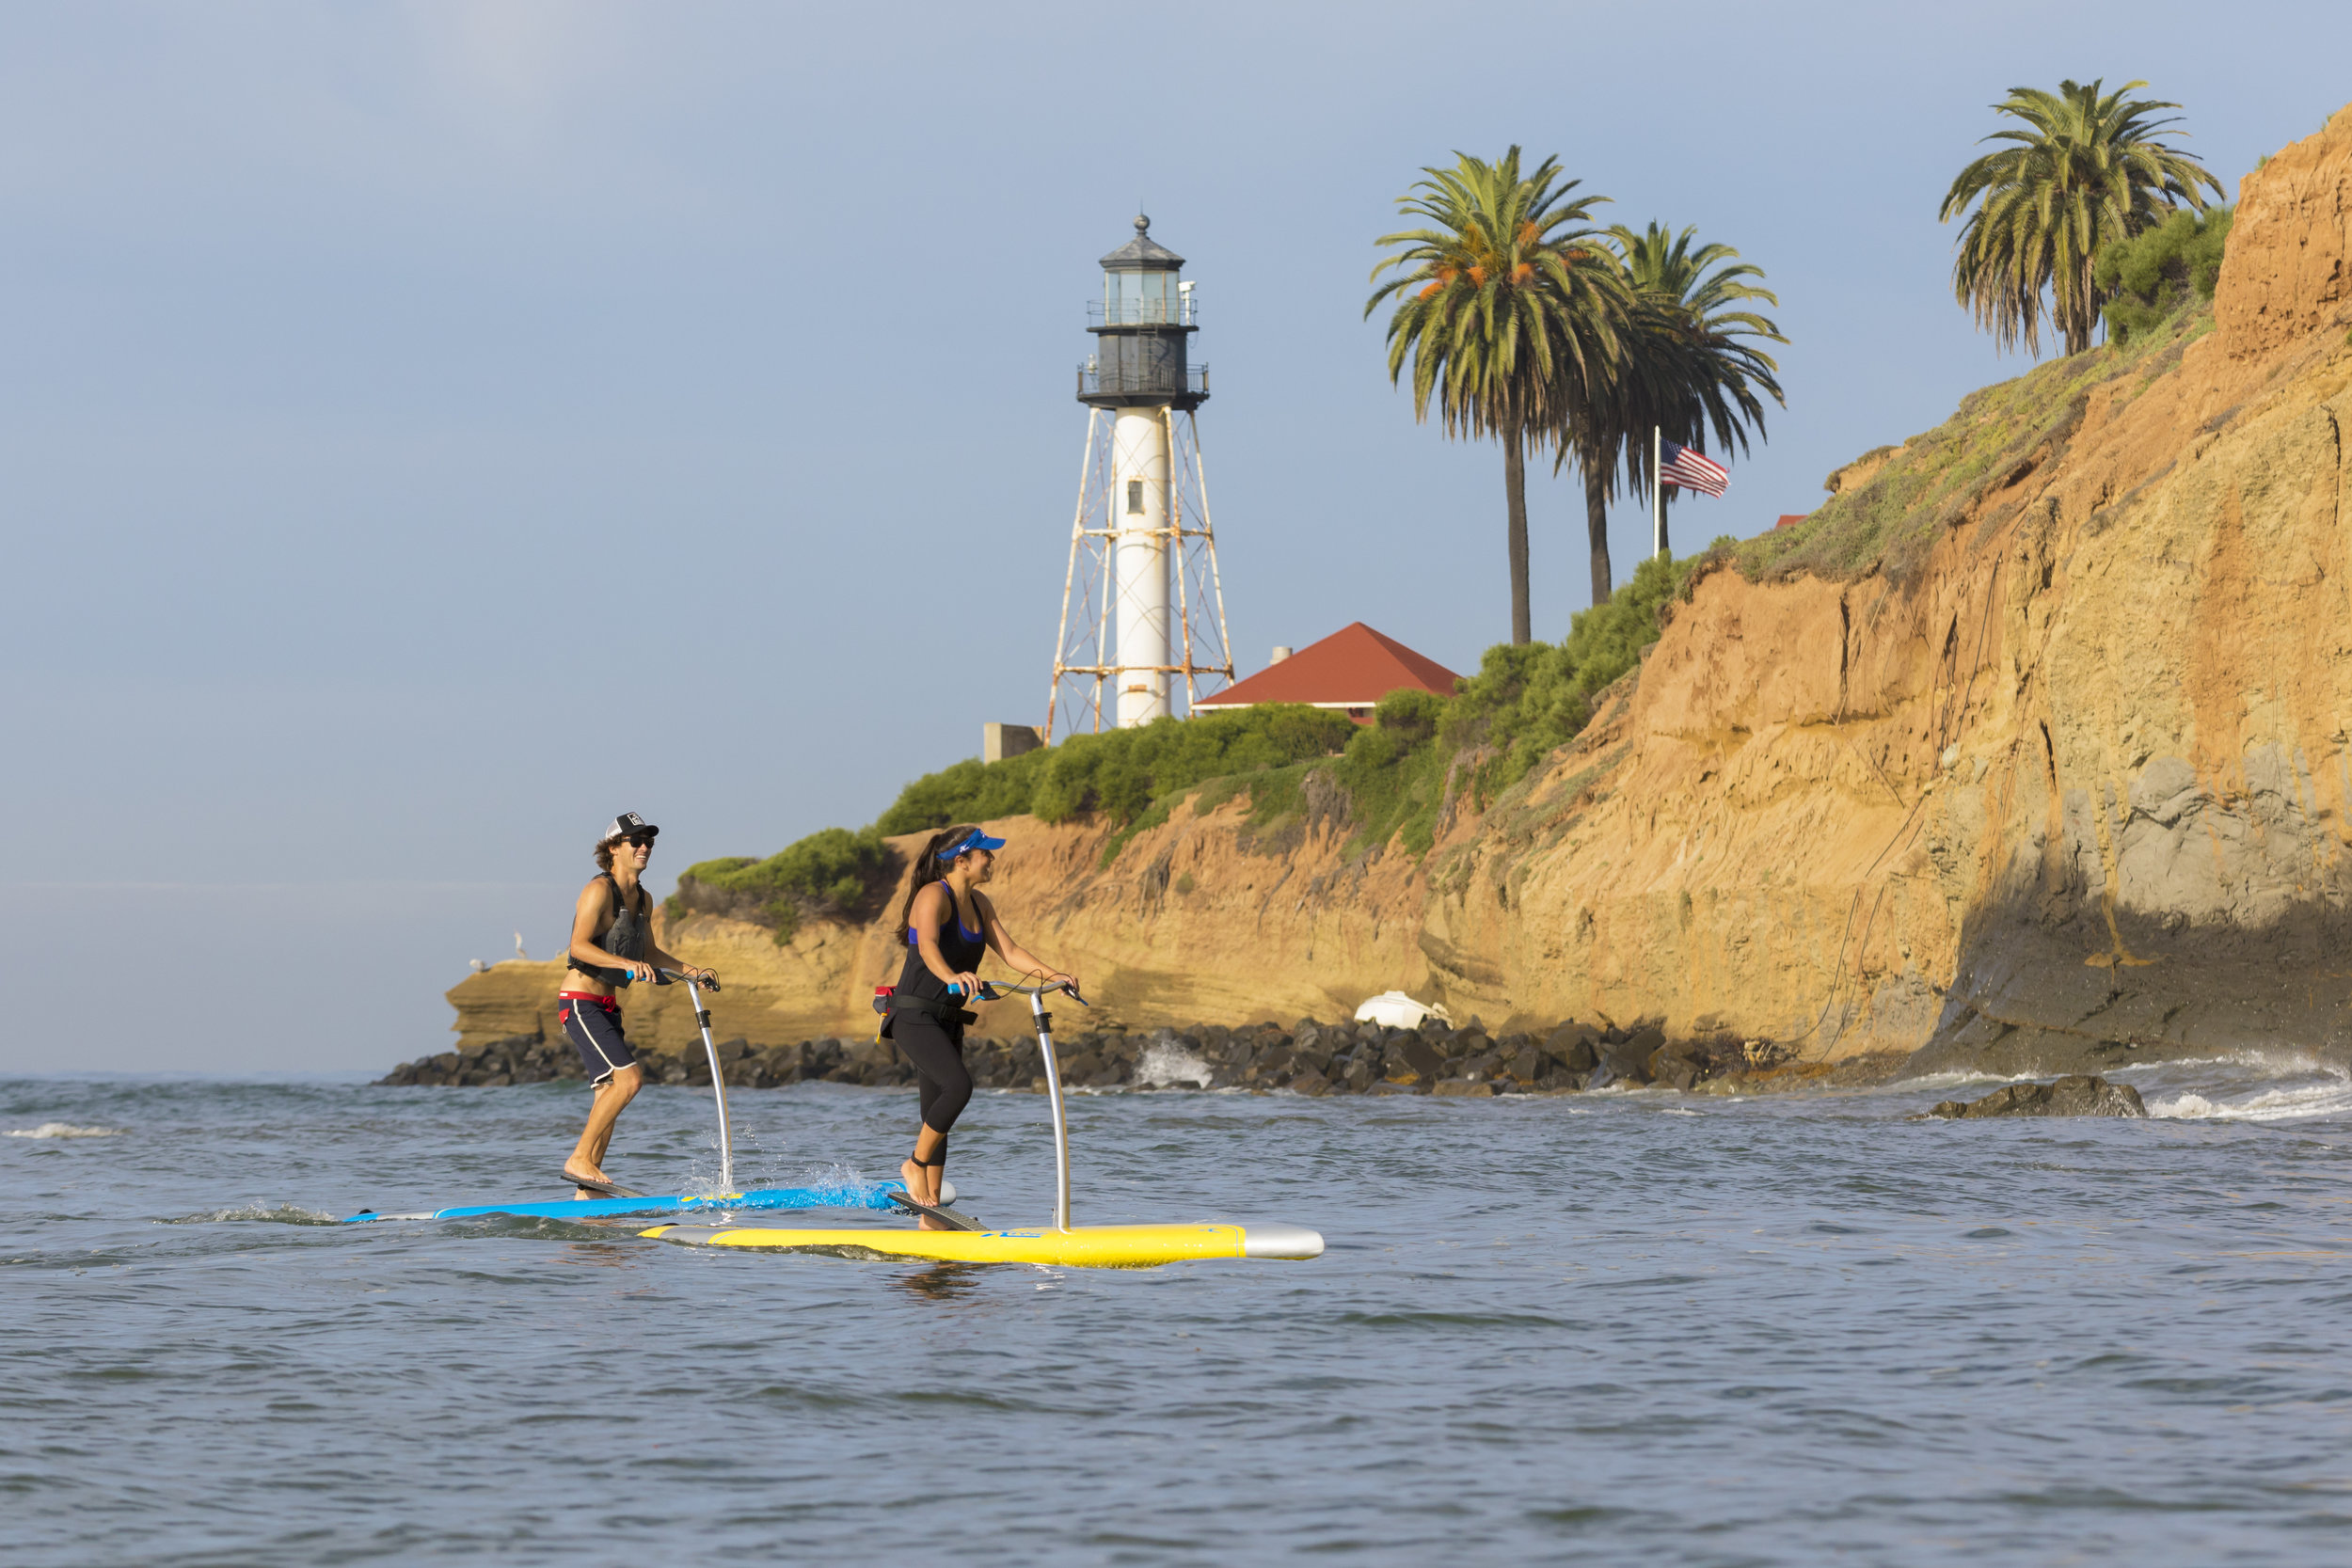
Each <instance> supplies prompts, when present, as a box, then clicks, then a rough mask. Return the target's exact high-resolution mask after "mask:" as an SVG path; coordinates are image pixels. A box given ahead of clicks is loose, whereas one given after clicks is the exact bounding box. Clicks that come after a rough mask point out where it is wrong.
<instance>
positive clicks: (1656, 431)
mask: <svg viewBox="0 0 2352 1568" xmlns="http://www.w3.org/2000/svg"><path fill="white" fill-rule="evenodd" d="M1665 456H1666V442H1665V428H1664V427H1663V426H1662V425H1652V426H1650V427H1649V553H1650V554H1652V555H1664V554H1665V553H1666V485H1665V482H1664V481H1663V480H1662V479H1661V478H1660V476H1659V472H1658V469H1659V466H1660V465H1661V463H1663V462H1664V460H1665Z"/></svg>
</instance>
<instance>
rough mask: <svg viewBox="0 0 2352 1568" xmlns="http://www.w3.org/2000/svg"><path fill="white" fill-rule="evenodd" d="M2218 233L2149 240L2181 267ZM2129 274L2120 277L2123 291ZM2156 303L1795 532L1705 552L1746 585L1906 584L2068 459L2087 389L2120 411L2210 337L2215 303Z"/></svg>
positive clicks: (2222, 220)
mask: <svg viewBox="0 0 2352 1568" xmlns="http://www.w3.org/2000/svg"><path fill="white" fill-rule="evenodd" d="M2216 226H2217V227H2218V229H2219V230H2220V231H2221V232H2222V233H2223V234H2225V235H2226V234H2227V232H2228V228H2229V221H2228V218H2227V217H2226V216H2219V217H2217V218H2214V219H2212V220H2209V222H2208V226H2207V228H2204V229H2199V230H2197V231H2196V233H2195V234H2193V235H2192V234H2185V233H2182V232H2174V238H2173V239H2171V240H2169V241H2162V242H2158V241H2157V236H2158V235H2161V234H2164V233H2166V232H2168V231H2170V226H2169V225H2168V226H2167V228H2166V229H2163V230H2154V231H2153V232H2152V233H2151V235H2150V236H2149V238H2148V242H2147V243H2151V244H2161V245H2164V246H2170V247H2174V248H2176V249H2179V250H2181V251H2182V252H2184V253H2188V252H2194V253H2195V255H2196V257H2197V258H2198V260H2197V261H2191V262H2189V263H2188V265H2189V266H2190V267H2194V266H2196V265H2198V264H2201V259H2202V254H2203V252H2202V245H2203V241H2202V239H2201V236H2202V235H2203V234H2204V233H2206V232H2208V231H2209V230H2210V228H2212V227H2216ZM2125 248H2126V249H2127V250H2128V251H2130V252H2133V253H2136V252H2137V245H2134V246H2130V247H2125ZM2152 255H2153V257H2154V260H2153V261H2152V263H2151V265H2150V272H2151V274H2152V275H2153V276H2156V277H2162V276H2165V275H2166V272H2167V269H2168V268H2170V267H2171V266H2172V265H2173V264H2174V249H2164V250H2162V251H2160V252H2152ZM2121 265H2122V262H2121V261H2119V266H2121ZM2134 276H2137V274H2123V275H2122V277H2123V282H2124V285H2125V287H2126V288H2127V289H2128V288H2130V287H2132V286H2133V285H2132V283H2131V278H2132V277H2134ZM2163 297H2164V298H2165V299H2166V300H2168V301H2169V303H2168V304H2167V306H2166V309H2165V313H2162V314H2160V315H2158V316H2157V318H2156V319H2155V320H2154V321H2153V323H2151V324H2149V325H2145V326H2144V327H2143V326H2137V325H2135V326H2133V327H2131V328H2130V329H2129V330H2128V336H2127V337H2126V338H2125V339H2124V341H2119V342H2114V343H2109V344H2106V345H2105V346H2104V347H2101V348H2098V349H2095V350H2092V351H2090V352H2089V353H2085V354H2076V355H2070V356H2066V357H2064V358H2059V359H2053V360H2051V361H2049V362H2048V363H2047V364H2043V365H2039V366H2036V367H2035V368H2034V369H2033V370H2031V371H2028V372H2026V373H2025V374H2024V375H2021V376H2019V377H2017V378H2016V379H2015V380H2013V381H2003V382H1999V383H1997V384H1995V385H1994V386H1991V387H1985V388H1979V390H1977V391H1974V392H1971V393H1969V394H1968V396H1967V397H1965V398H1963V399H1962V400H1961V404H1960V408H1959V410H1958V412H1956V413H1954V414H1953V416H1952V417H1951V418H1950V419H1948V420H1945V421H1944V423H1942V424H1941V425H1938V426H1937V427H1936V428H1935V429H1933V430H1931V431H1929V432H1927V433H1926V434H1925V435H1923V436H1913V437H1912V438H1911V439H1910V440H1908V441H1905V442H1904V443H1903V444H1902V445H1901V446H1900V447H1898V448H1895V449H1892V451H1893V454H1892V455H1891V456H1889V457H1888V458H1887V460H1886V463H1885V465H1884V467H1881V468H1880V469H1879V470H1878V472H1877V473H1876V474H1874V475H1872V476H1871V477H1870V478H1869V479H1868V481H1867V483H1861V484H1858V485H1854V486H1852V487H1851V488H1846V489H1840V490H1838V491H1837V492H1836V494H1835V495H1833V496H1832V497H1831V498H1830V499H1828V500H1827V501H1826V502H1824V503H1823V504H1822V505H1821V507H1820V510H1818V511H1816V512H1815V513H1813V515H1811V516H1809V517H1807V518H1806V519H1805V520H1804V522H1802V523H1800V524H1798V525H1797V526H1796V527H1794V528H1788V529H1776V530H1774V531H1772V532H1770V533H1767V534H1765V535H1763V536H1762V537H1761V538H1756V539H1750V540H1747V541H1745V542H1743V543H1740V544H1738V545H1734V546H1729V547H1727V548H1721V549H1719V550H1718V551H1713V552H1710V554H1714V555H1716V556H1717V557H1718V558H1719V559H1723V560H1726V561H1728V562H1730V563H1731V564H1733V565H1736V566H1737V567H1738V568H1739V569H1740V572H1741V573H1743V574H1744V575H1745V576H1746V577H1747V578H1748V579H1749V580H1750V581H1755V582H1762V581H1772V580H1777V579H1781V578H1793V577H1798V576H1802V575H1805V574H1810V575H1812V576H1814V577H1819V578H1828V579H1830V580H1831V581H1847V580H1851V579H1852V578H1860V577H1867V576H1868V575H1870V574H1871V573H1873V572H1883V573H1884V574H1885V575H1886V576H1887V577H1888V578H1892V579H1894V580H1895V581H1897V582H1901V581H1904V580H1907V579H1908V578H1909V577H1910V576H1911V574H1912V573H1913V572H1915V571H1916V570H1917V569H1918V567H1919V566H1920V565H1921V564H1922V563H1924V562H1925V561H1926V560H1927V556H1928V552H1929V550H1931V548H1933V547H1934V545H1935V542H1936V541H1937V540H1938V539H1940V538H1942V537H1943V536H1944V534H1945V533H1946V532H1947V531H1949V530H1950V529H1952V528H1954V527H1956V526H1958V525H1959V524H1961V523H1964V522H1968V521H1971V520H1996V519H1998V518H2000V517H2002V516H2005V515H2008V511H2009V510H2010V509H2013V508H2014V507H2016V506H2017V505H2019V504H2020V502H2019V501H2018V500H2015V499H2009V500H2004V499H2003V498H2002V495H2001V493H2002V492H2003V491H2006V490H2009V489H2010V488H2011V487H2012V486H2019V485H2022V484H2023V483H2024V481H2025V480H2026V478H2027V477H2028V476H2030V475H2031V474H2033V473H2035V472H2036V471H2038V470H2040V469H2043V468H2046V467H2050V466H2051V465H2053V464H2055V463H2057V462H2058V460H2059V459H2060V458H2062V457H2063V456H2064V455H2065V452H2066V448H2067V443H2068V442H2069V441H2071V440H2072V439H2073V438H2074V432H2075V431H2076V430H2077V429H2078V428H2080V426H2081V424H2082V420H2083V414H2084V411H2085V410H2086V408H2087V407H2088V406H2089V404H2090V394H2091V392H2092V391H2093V390H2095V389H2096V388H2100V387H2103V386H2107V385H2110V384H2113V385H2114V386H2115V387H2116V391H2115V393H2114V396H2115V399H2116V401H2117V403H2119V404H2121V403H2123V402H2127V401H2129V400H2130V399H2132V398H2134V397H2137V396H2138V395H2139V393H2140V392H2142V391H2144V390H2146V388H2147V387H2148V385H2149V384H2150V383H2151V382H2153V380H2154V379H2155V378H2156V377H2157V376H2159V375H2161V374H2163V373H2164V372H2167V371H2169V370H2170V369H2171V368H2172V367H2173V366H2174V365H2176V364H2178V363H2179V362H2180V356H2181V352H2182V351H2183V350H2184V349H2185V348H2186V347H2187V346H2188V344H2189V343H2190V342H2192V341H2195V340H2196V339H2198V338H2200V337H2201V336H2203V335H2204V334H2205V333H2206V332H2207V331H2209V330H2211V328H2212V326H2213V306H2212V302H2211V300H2210V298H2209V297H2204V296H2201V295H2200V294H2199V293H2198V290H2197V289H2196V288H2195V287H2193V286H2192V287H2190V288H2189V289H2188V290H2187V292H2186V295H2185V297H2182V296H2179V295H2164V296H2163ZM2135 319H2137V318H2135ZM1872 455H1874V456H1875V455H1877V454H1876V453H1873V454H1872ZM1835 477H1836V476H1833V480H1835Z"/></svg>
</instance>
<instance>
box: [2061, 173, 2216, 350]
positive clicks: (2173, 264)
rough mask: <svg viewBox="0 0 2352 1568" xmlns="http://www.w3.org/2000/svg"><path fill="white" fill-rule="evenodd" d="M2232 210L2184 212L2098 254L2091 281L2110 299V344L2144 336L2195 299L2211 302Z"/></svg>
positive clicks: (2107, 316) (2107, 306) (2185, 210)
mask: <svg viewBox="0 0 2352 1568" xmlns="http://www.w3.org/2000/svg"><path fill="white" fill-rule="evenodd" d="M2233 215H2234V214H2233V209H2231V208H2228V207H2212V208H2208V209H2207V210H2206V211H2205V212H2203V213H2201V214H2200V213H2195V212H2191V211H2189V210H2188V209H2187V208H2183V209H2181V210H2180V211H2179V212H2176V213H2174V214H2172V215H2171V216H2170V217H2169V218H2167V219H2165V221H2164V222H2162V223H2160V224H2158V225H2156V226H2155V227H2154V228H2153V229H2148V230H2141V231H2140V232H2139V233H2138V234H2137V235H2135V236H2134V237H2132V238H2131V239H2128V240H2119V241H2117V242H2115V243H2114V244H2112V245H2108V246H2107V247H2106V249H2104V250H2102V251H2100V252H2099V256H2098V259H2097V261H2094V262H2093V263H2092V264H2091V278H2092V280H2093V281H2094V282H2096V283H2097V284H2098V286H2099V288H2100V289H2101V290H2102V291H2103V292H2105V293H2106V294H2108V295H2109V296H2110V297H2109V298H2108V300H2107V302H2106V306H2105V307H2104V309H2105V313H2106V322H2107V341H2109V342H2112V343H2116V344H2119V345H2120V344H2122V343H2126V342H2129V341H2131V340H2132V338H2133V337H2134V336H2135V335H2137V336H2145V335H2147V334H2148V333H2151V332H2153V331H2154V330H2155V329H2156V328H2157V327H2158V326H2160V325H2163V324H2164V323H2165V322H2166V321H2167V320H2169V318H2170V317H2171V316H2172V315H2174V314H2175V313H2176V312H2178V311H2179V310H2180V309H2182V308H2184V307H2185V306H2187V305H2189V304H2190V303H2192V302H2193V301H2195V300H2202V299H2211V298H2213V292H2214V289H2215V287H2216V285H2217V284H2218V283H2219V282H2220V279H2221V255H2222V251H2223V250H2224V248H2225V247H2226V246H2227V245H2228V244H2229V239H2230V223H2231V219H2232V218H2233Z"/></svg>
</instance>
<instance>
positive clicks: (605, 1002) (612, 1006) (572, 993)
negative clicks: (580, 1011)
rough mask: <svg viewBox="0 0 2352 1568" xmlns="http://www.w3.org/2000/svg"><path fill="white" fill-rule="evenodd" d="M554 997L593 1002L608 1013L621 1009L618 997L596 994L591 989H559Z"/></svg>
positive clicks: (570, 1000) (569, 1000)
mask: <svg viewBox="0 0 2352 1568" xmlns="http://www.w3.org/2000/svg"><path fill="white" fill-rule="evenodd" d="M555 999H556V1000H557V1001H558V1002H594V1003H595V1004H596V1006H599V1007H602V1008H603V1009H604V1010H605V1011H606V1012H608V1013H617V1012H619V1011H620V1010H621V1003H620V999H619V998H618V997H612V996H598V995H597V994H596V992H595V991H592V990H559V991H557V992H556V993H555Z"/></svg>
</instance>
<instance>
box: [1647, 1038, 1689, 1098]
mask: <svg viewBox="0 0 2352 1568" xmlns="http://www.w3.org/2000/svg"><path fill="white" fill-rule="evenodd" d="M1642 1065H1643V1066H1644V1067H1645V1069H1648V1072H1649V1075H1650V1079H1651V1081H1652V1082H1653V1083H1659V1084H1664V1085H1667V1086H1668V1087H1670V1088H1677V1089H1682V1090H1686V1091H1687V1090H1688V1089H1689V1088H1690V1087H1691V1085H1693V1084H1695V1083H1697V1082H1698V1081H1699V1077H1700V1074H1701V1071H1702V1070H1703V1069H1701V1067H1700V1065H1699V1063H1698V1062H1696V1061H1695V1060H1693V1059H1692V1055H1691V1048H1690V1047H1689V1046H1686V1045H1682V1044H1680V1043H1678V1042H1677V1043H1671V1044H1667V1045H1661V1046H1660V1047H1659V1048H1658V1049H1657V1050H1655V1051H1653V1052H1651V1053H1649V1060H1648V1061H1646V1062H1645V1063H1643V1064H1642Z"/></svg>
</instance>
